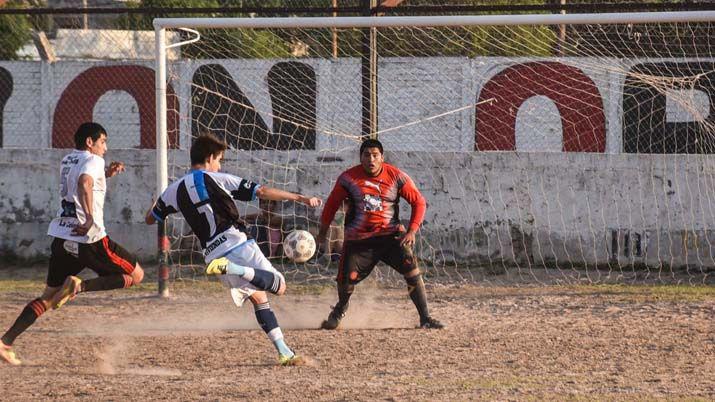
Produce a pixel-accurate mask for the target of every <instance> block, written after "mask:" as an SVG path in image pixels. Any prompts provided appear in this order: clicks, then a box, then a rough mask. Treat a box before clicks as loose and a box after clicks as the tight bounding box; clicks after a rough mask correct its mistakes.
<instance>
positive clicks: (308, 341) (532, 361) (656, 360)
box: [0, 269, 715, 400]
mask: <svg viewBox="0 0 715 402" xmlns="http://www.w3.org/2000/svg"><path fill="white" fill-rule="evenodd" d="M42 275H43V273H42V271H41V270H29V271H28V270H22V271H18V270H8V269H2V270H0V329H1V330H4V329H5V328H7V327H8V326H9V325H10V324H12V322H13V321H14V319H15V317H16V315H17V314H18V313H19V312H20V310H21V309H22V308H23V307H24V305H25V304H26V303H27V302H28V301H29V300H30V299H31V298H33V297H35V295H37V294H38V292H39V290H40V289H41V286H42ZM364 285H365V286H362V285H361V286H360V287H358V292H357V294H356V297H355V301H354V303H353V305H352V306H351V310H350V312H349V315H348V318H347V319H346V321H345V324H346V325H345V327H346V328H345V329H343V330H339V331H334V332H326V331H320V330H316V329H315V328H317V327H318V325H319V323H320V321H321V320H322V319H323V318H324V316H326V315H327V313H328V311H329V309H330V304H331V303H333V302H334V294H333V292H334V290H333V289H332V288H331V287H330V286H328V285H311V286H294V288H293V292H292V293H291V294H290V295H287V296H284V297H283V298H280V299H273V303H272V304H273V306H274V307H275V310H276V312H277V315H278V319H279V320H280V322H281V324H282V326H283V328H284V332H285V333H286V338H287V341H288V343H289V344H290V345H292V346H293V347H294V348H295V349H296V350H297V351H299V352H300V353H301V354H303V355H305V356H308V357H309V358H310V359H311V361H312V364H310V365H309V366H305V367H279V366H276V364H275V363H276V362H275V352H274V350H273V347H272V346H271V345H270V344H269V342H268V340H267V338H266V337H265V335H264V334H263V332H262V331H260V330H259V329H258V327H257V325H256V324H255V319H254V317H253V311H252V308H251V307H250V306H244V308H243V309H241V310H238V309H236V308H235V307H234V306H233V304H232V303H231V301H230V297H229V295H228V292H227V291H225V290H223V289H222V288H221V287H220V285H219V284H218V283H216V282H204V281H202V282H189V283H183V284H182V283H179V284H175V287H174V294H173V296H172V298H171V299H169V300H162V299H157V298H154V297H153V294H154V292H153V290H152V285H151V284H148V285H147V286H145V287H143V288H140V289H137V290H128V291H114V292H108V293H103V294H100V293H95V294H87V295H81V296H80V297H79V298H78V299H76V300H75V301H74V302H72V303H71V304H70V305H68V306H66V307H63V308H62V309H60V310H58V311H55V312H51V313H47V314H46V315H44V316H43V317H42V318H40V320H39V321H38V322H37V324H36V325H35V326H33V327H32V328H31V329H30V330H29V331H28V332H27V333H25V334H23V335H22V336H21V337H20V338H19V339H18V340H17V342H16V344H15V346H16V349H17V352H18V354H19V356H20V357H21V358H22V359H23V360H24V363H25V364H24V365H23V366H20V367H10V366H7V365H0V389H1V390H2V395H0V399H1V400H46V399H62V400H72V399H83V400H150V399H157V400H199V399H202V400H240V399H265V400H316V399H318V400H474V399H487V400H544V399H549V400H564V399H571V400H580V399H583V400H593V399H595V400H642V399H647V400H653V399H668V400H671V399H688V400H712V399H715V376H713V373H715V287H713V286H700V287H691V286H679V287H672V286H670V287H669V286H665V287H652V286H648V287H643V286H612V285H607V286H577V287H563V286H537V287H518V288H516V287H503V286H499V287H497V286H490V287H484V286H481V287H480V286H474V285H461V286H459V287H456V286H443V285H430V286H428V291H429V294H430V298H431V308H432V312H433V315H434V316H436V317H438V318H439V319H441V320H443V321H444V322H446V323H447V324H448V325H449V328H448V329H446V330H442V331H423V330H418V329H415V328H413V327H414V326H415V325H416V323H417V318H416V313H415V312H414V308H413V307H412V305H411V303H410V302H409V299H408V298H407V297H406V292H405V291H404V290H403V289H399V288H392V289H381V288H379V287H377V286H376V285H375V284H374V283H366V284H364ZM246 307H247V308H246Z"/></svg>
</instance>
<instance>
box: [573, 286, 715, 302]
mask: <svg viewBox="0 0 715 402" xmlns="http://www.w3.org/2000/svg"><path fill="white" fill-rule="evenodd" d="M567 288H569V289H572V290H575V291H579V292H586V293H590V294H603V295H616V296H623V297H625V298H626V299H628V300H633V301H705V300H714V299H715V286H705V285H692V286H691V285H623V284H610V285H607V284H604V285H584V286H567Z"/></svg>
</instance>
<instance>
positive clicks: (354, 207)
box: [317, 139, 444, 329]
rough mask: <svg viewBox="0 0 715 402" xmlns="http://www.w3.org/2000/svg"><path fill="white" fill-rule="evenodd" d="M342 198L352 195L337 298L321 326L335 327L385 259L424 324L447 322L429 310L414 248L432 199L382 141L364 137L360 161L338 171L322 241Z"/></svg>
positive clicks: (323, 223) (434, 325) (323, 219)
mask: <svg viewBox="0 0 715 402" xmlns="http://www.w3.org/2000/svg"><path fill="white" fill-rule="evenodd" d="M400 197H402V198H404V199H405V200H406V201H407V202H408V203H409V204H410V206H411V208H412V215H411V217H410V224H409V227H408V229H407V231H405V228H404V227H403V226H402V224H400V220H399V201H400ZM343 201H347V205H348V210H347V212H346V214H345V241H344V243H343V251H342V255H341V258H340V264H339V266H338V276H337V279H336V280H337V285H338V303H337V304H336V305H335V306H334V307H333V310H332V311H331V312H330V315H329V316H328V318H327V319H326V320H325V321H323V324H322V328H323V329H336V328H337V327H338V325H340V320H341V319H342V318H343V317H344V316H345V313H346V311H347V309H348V302H349V300H350V296H351V295H352V293H353V290H354V289H355V285H357V284H358V283H359V282H360V281H362V280H363V279H365V278H366V277H367V276H368V275H370V273H371V272H372V270H373V268H375V265H377V263H378V262H380V261H383V262H384V263H386V264H387V265H389V266H391V267H392V268H394V269H395V270H397V271H398V272H399V273H400V274H402V275H403V276H404V278H405V281H406V282H407V291H408V293H409V295H410V298H411V299H412V302H413V303H414V304H415V307H417V312H418V313H419V316H420V327H421V328H436V329H439V328H443V327H444V326H443V325H442V324H441V323H440V322H439V321H437V320H435V319H434V318H432V317H430V315H429V311H428V309H427V296H426V292H425V285H424V282H423V280H422V274H421V273H420V270H419V268H418V267H417V260H416V259H415V257H414V255H413V253H412V246H413V245H414V243H415V235H416V233H417V230H418V229H419V227H420V225H421V224H422V220H423V218H424V215H425V210H426V209H427V204H426V202H425V199H424V197H422V194H420V192H419V190H418V189H417V187H416V186H415V184H414V182H413V181H412V179H410V177H409V176H407V174H405V173H404V172H402V171H400V169H398V168H396V167H395V166H392V165H390V164H387V163H384V159H383V150H382V144H381V143H380V141H378V140H375V139H368V140H365V141H364V142H363V143H362V145H361V146H360V165H358V166H355V167H353V168H351V169H348V170H346V171H345V172H343V173H342V174H341V175H340V176H339V177H338V180H337V183H336V184H335V187H334V188H333V190H332V191H331V193H330V196H328V200H327V201H326V202H325V208H323V213H322V216H321V218H320V232H319V233H318V239H317V243H318V244H319V245H322V244H323V243H324V242H325V236H326V234H327V232H328V229H329V228H330V223H331V222H332V221H333V218H334V217H335V212H336V211H337V210H338V208H339V207H340V206H341V205H342V204H343Z"/></svg>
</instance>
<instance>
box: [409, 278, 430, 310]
mask: <svg viewBox="0 0 715 402" xmlns="http://www.w3.org/2000/svg"><path fill="white" fill-rule="evenodd" d="M405 282H407V293H409V294H410V299H412V303H414V304H415V307H417V312H418V313H419V314H420V319H421V320H423V319H425V318H427V317H429V310H428V309H427V291H426V290H425V282H424V281H423V280H422V274H419V275H417V276H413V277H411V278H405Z"/></svg>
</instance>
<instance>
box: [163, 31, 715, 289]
mask: <svg viewBox="0 0 715 402" xmlns="http://www.w3.org/2000/svg"><path fill="white" fill-rule="evenodd" d="M189 28H190V27H189ZM200 31H201V40H200V41H199V42H197V43H194V44H191V45H188V46H184V47H182V48H181V50H180V56H178V57H177V58H176V59H173V60H170V61H169V63H168V80H169V81H168V82H169V84H170V85H171V87H172V88H173V90H174V91H175V93H176V97H177V98H178V101H177V102H175V103H174V105H176V107H175V110H171V111H170V112H174V113H176V115H177V116H178V123H177V124H176V126H175V131H176V133H175V134H177V135H176V138H177V139H178V140H177V142H178V143H176V142H175V143H172V144H170V146H172V147H173V148H174V149H173V150H172V151H171V153H170V166H169V176H170V179H172V180H173V179H176V178H178V177H181V176H182V175H183V174H185V173H186V172H187V170H188V165H189V163H188V155H187V154H188V152H187V150H188V147H189V146H190V144H191V140H192V138H194V137H196V136H197V135H199V134H200V133H203V132H211V133H213V134H215V135H217V136H218V137H220V138H223V139H225V140H226V142H227V143H228V144H229V146H230V150H229V151H228V152H227V154H226V156H225V159H226V160H225V162H224V165H223V170H224V171H226V172H229V173H233V174H236V175H239V176H241V177H246V178H250V179H253V180H255V181H257V182H260V183H262V184H265V185H269V186H275V187H279V188H284V189H287V190H291V191H298V192H301V193H303V194H313V195H317V196H320V197H322V198H324V199H325V198H326V197H327V195H328V193H329V192H330V190H331V189H332V186H333V185H334V183H335V180H336V178H337V177H338V175H339V174H340V172H342V171H343V170H345V169H347V168H349V167H351V166H354V165H357V164H358V163H359V161H358V147H359V143H360V141H361V140H362V138H363V136H364V135H365V134H370V135H372V136H375V137H377V138H379V139H380V141H381V142H382V143H383V144H384V146H385V150H386V154H385V158H386V161H387V162H388V163H391V164H394V165H396V166H397V167H399V168H400V169H402V170H403V171H405V172H406V173H407V174H409V175H410V176H411V177H412V178H413V180H414V181H415V183H416V184H417V187H418V188H419V189H420V190H421V192H422V193H423V195H424V196H425V198H426V199H427V202H428V210H427V215H426V218H425V223H424V225H423V227H422V229H421V231H420V234H419V236H418V242H417V244H416V246H415V248H416V254H417V255H418V256H419V258H420V261H421V265H422V268H423V270H424V271H425V272H426V273H427V275H428V276H429V277H433V278H440V279H444V280H446V281H453V282H454V281H503V280H506V281H510V282H514V281H524V282H528V283H541V282H554V281H556V282H567V283H573V282H584V281H585V282H589V283H601V282H608V281H627V280H639V281H640V280H643V279H647V280H653V281H656V282H670V281H675V282H690V283H702V282H703V281H710V280H712V275H711V273H712V271H713V266H715V260H714V259H713V241H715V233H714V232H713V226H715V213H714V211H713V207H712V202H711V200H712V198H713V197H715V192H714V191H713V190H714V184H715V183H714V181H713V173H714V171H715V165H714V164H713V158H712V156H711V154H712V153H713V150H714V149H715V148H714V145H715V139H714V138H713V134H715V127H714V126H713V123H714V121H715V120H714V119H715V114H714V113H713V112H712V110H713V105H714V104H715V72H714V71H715V59H714V58H713V45H715V43H714V42H713V40H712V38H713V37H715V36H713V33H715V32H714V27H713V23H712V22H707V21H704V22H699V23H659V24H623V25H536V26H467V27H458V28H455V27H450V28H447V27H433V28H418V27H410V26H400V27H393V28H379V29H374V28H373V29H362V28H352V29H330V28H324V29H237V28H226V29H210V30H209V29H204V30H200ZM182 35H185V34H184V33H182ZM371 35H372V41H371V40H370V39H371ZM371 43H372V46H370V44H371ZM371 50H372V54H373V57H374V58H373V60H374V61H375V62H374V63H373V64H372V65H371V64H370V63H369V60H370V56H369V55H370V54H371V52H370V51H371ZM371 78H372V80H371ZM370 88H373V91H372V92H373V96H372V100H373V102H374V105H373V107H372V108H370V103H369V102H366V100H365V99H370V95H369V94H370ZM366 94H367V95H366ZM170 105H171V103H170ZM369 110H372V116H373V118H374V121H375V123H374V124H373V126H372V127H373V131H372V133H369V132H366V131H365V130H364V129H363V126H364V125H365V124H366V123H364V121H365V120H364V119H365V116H369V115H370V113H369ZM368 126H369V124H368ZM400 208H401V210H402V214H401V215H400V217H401V219H402V220H403V221H404V222H403V223H405V224H406V223H407V222H408V220H409V205H407V204H405V203H404V201H403V202H402V203H401V205H400ZM239 210H240V212H241V213H242V217H243V219H244V220H245V222H246V223H247V224H248V227H249V228H250V231H251V234H252V235H253V237H254V238H256V239H257V241H258V243H259V245H261V247H262V249H263V250H264V253H265V254H266V255H267V256H270V257H271V258H272V261H273V262H274V264H276V266H279V267H280V268H281V269H282V270H284V271H285V272H287V273H288V274H289V275H293V276H294V277H300V278H304V279H306V280H312V279H325V278H329V277H332V276H334V274H335V270H336V265H337V262H336V261H337V259H338V257H339V254H340V250H341V247H342V230H341V227H342V223H343V220H344V213H343V212H342V211H341V212H339V214H338V216H337V217H336V220H335V221H334V222H333V226H332V227H331V231H330V241H329V244H326V245H324V248H325V249H326V251H327V253H326V256H324V257H322V258H319V259H317V260H312V261H310V262H309V263H307V264H294V263H292V262H290V261H287V260H285V259H284V258H282V252H281V247H280V243H281V239H282V238H283V237H285V236H286V235H287V234H288V233H289V232H290V231H292V230H294V229H305V230H308V231H310V232H312V233H313V234H316V233H317V229H318V221H319V214H320V210H319V209H318V210H313V209H308V208H306V207H304V206H302V205H295V204H293V203H288V202H285V203H276V202H261V203H247V204H245V203H240V204H239ZM170 233H171V238H172V253H171V258H172V265H173V267H174V268H175V269H174V270H173V275H174V276H175V277H181V278H193V277H197V276H201V275H202V272H203V270H202V268H203V266H204V263H203V260H202V258H201V255H200V253H198V251H199V244H198V242H197V241H196V240H195V238H194V237H193V236H192V235H191V233H190V230H189V228H188V226H186V225H184V224H183V221H180V220H174V221H172V223H171V226H170ZM380 272H382V274H381V275H382V276H381V277H383V278H390V277H391V276H392V275H394V274H393V273H390V271H389V270H382V271H380Z"/></svg>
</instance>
